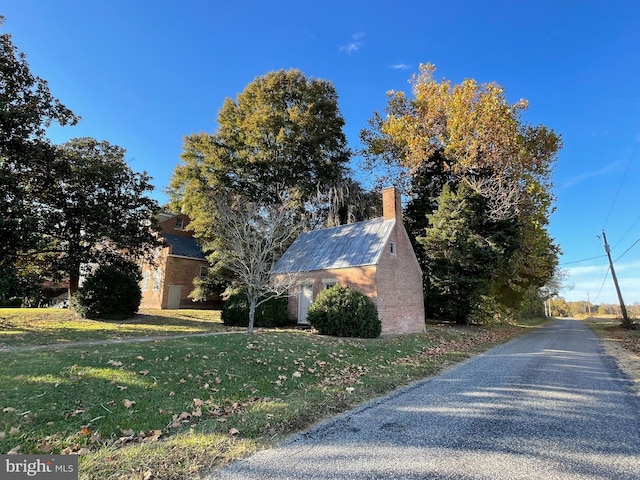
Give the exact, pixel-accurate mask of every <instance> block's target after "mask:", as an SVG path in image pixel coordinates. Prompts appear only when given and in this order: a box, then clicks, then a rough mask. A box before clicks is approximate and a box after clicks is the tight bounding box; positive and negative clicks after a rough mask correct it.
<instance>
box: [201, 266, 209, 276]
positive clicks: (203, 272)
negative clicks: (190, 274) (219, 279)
mask: <svg viewBox="0 0 640 480" xmlns="http://www.w3.org/2000/svg"><path fill="white" fill-rule="evenodd" d="M208 276H209V267H205V266H204V265H203V266H201V267H200V278H202V279H203V280H204V279H205V278H207V277H208Z"/></svg>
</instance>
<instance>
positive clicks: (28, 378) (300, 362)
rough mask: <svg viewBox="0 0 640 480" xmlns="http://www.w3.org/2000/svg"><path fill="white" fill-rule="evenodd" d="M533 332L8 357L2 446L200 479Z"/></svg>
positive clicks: (191, 343) (437, 331)
mask: <svg viewBox="0 0 640 480" xmlns="http://www.w3.org/2000/svg"><path fill="white" fill-rule="evenodd" d="M530 326H531V324H530V325H529V326H528V327H530ZM526 331H530V330H529V329H528V328H527V326H524V325H519V326H516V325H500V326H494V327H487V328H477V327H472V328H456V327H445V326H430V327H428V328H427V332H426V333H425V334H419V335H408V336H402V337H393V338H382V339H374V340H361V339H339V338H330V337H322V336H318V335H315V334H312V333H309V332H300V331H294V330H273V331H263V332H260V333H258V334H256V335H253V336H248V335H246V334H244V333H238V334H235V335H223V336H211V337H191V338H182V339H172V340H167V339H163V340H159V341H155V342H150V343H144V344H143V343H140V344H118V345H98V346H96V345H92V346H77V347H72V346H68V347H66V348H63V349H55V348H52V349H48V350H42V351H38V352H37V353H33V352H31V353H29V352H12V353H10V354H9V353H3V354H0V355H3V356H4V357H0V358H2V362H0V384H1V385H2V392H1V393H0V409H2V412H1V413H0V453H8V452H10V451H14V452H16V453H78V454H80V459H79V460H80V478H86V479H90V478H95V479H117V478H147V479H151V478H167V479H171V478H174V479H177V478H197V477H198V476H199V475H201V474H202V473H204V472H207V471H210V470H211V469H213V468H215V467H218V466H220V465H223V464H225V463H227V462H228V461H230V460H232V459H235V458H240V457H242V456H245V455H247V454H249V453H251V452H254V451H256V450H258V449H262V448H267V447H269V446H270V445H273V444H274V443H276V442H278V441H279V440H281V439H282V438H283V437H285V436H288V435H291V434H293V433H295V432H298V431H300V430H302V429H305V428H307V427H309V426H311V425H312V424H314V423H316V422H318V421H320V420H322V419H324V418H328V417H331V416H334V415H337V414H338V413H341V412H343V411H346V410H348V409H350V408H352V407H355V406H356V405H358V404H361V403H363V402H366V401H368V400H370V399H373V398H375V397H379V396H381V395H383V394H385V393H388V392H390V391H392V390H394V389H396V388H398V387H401V386H404V385H407V384H410V383H412V382H414V381H416V380H419V379H422V378H424V377H427V376H430V375H434V374H436V373H437V372H439V371H441V370H442V369H443V368H445V367H447V366H450V365H452V364H454V363H456V362H459V361H461V360H463V359H466V358H468V357H470V356H472V355H474V354H477V353H479V352H481V351H484V350H486V349H488V348H490V347H492V346H494V345H497V344H499V343H503V342H505V341H508V340H510V339H511V338H514V337H516V336H518V335H520V334H521V333H524V332H526Z"/></svg>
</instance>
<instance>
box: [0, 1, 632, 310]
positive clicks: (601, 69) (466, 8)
mask: <svg viewBox="0 0 640 480" xmlns="http://www.w3.org/2000/svg"><path fill="white" fill-rule="evenodd" d="M0 14H2V15H4V16H5V17H6V22H5V25H4V26H3V27H2V30H3V31H6V32H9V33H11V34H12V35H13V40H14V43H15V44H16V45H17V46H18V47H19V48H20V50H22V51H24V52H25V53H26V54H27V56H28V61H29V64H30V66H31V69H32V71H33V72H34V73H35V74H37V75H39V76H41V77H43V78H45V79H46V80H47V81H48V82H49V85H50V88H51V90H52V92H53V93H54V95H55V96H56V97H57V98H59V99H61V100H62V101H63V102H64V103H65V104H66V105H67V106H68V107H69V108H71V109H72V110H73V111H74V112H75V113H76V114H79V115H80V116H81V117H82V121H81V122H80V124H79V125H78V126H76V127H73V128H68V127H67V128H64V129H61V128H52V129H51V130H50V138H51V139H52V140H53V141H54V142H55V143H62V142H64V141H66V140H68V139H70V138H73V137H80V136H91V137H95V138H97V139H104V140H107V141H109V142H111V143H114V144H117V145H120V146H121V147H124V148H125V149H126V150H127V152H128V156H127V158H128V160H129V164H130V166H131V167H132V168H133V169H134V170H136V171H142V170H146V171H147V172H148V173H149V174H150V175H151V176H152V177H153V179H154V180H153V181H154V184H155V185H156V188H157V190H156V192H155V193H154V196H155V197H156V198H157V199H158V200H159V201H160V202H163V201H165V200H166V199H165V197H164V195H163V193H162V190H163V188H165V187H166V185H167V184H168V182H169V178H170V177H171V173H172V172H173V169H174V168H175V166H176V165H177V164H178V162H179V155H180V152H181V146H182V138H183V137H184V136H185V135H189V134H191V133H194V132H200V131H206V132H212V131H214V130H215V128H216V123H215V119H216V116H217V112H218V109H219V108H220V107H221V106H222V102H223V100H224V99H225V98H226V97H232V98H235V96H236V95H237V94H238V93H239V92H241V91H242V90H243V89H244V88H245V86H246V85H247V84H248V83H250V82H251V81H252V80H253V79H254V78H255V77H257V76H260V75H264V74H265V73H267V72H270V71H273V70H278V69H281V68H285V69H288V68H292V67H293V68H298V69H300V70H301V71H302V72H303V73H304V74H305V75H307V76H308V77H315V78H322V79H325V80H330V81H331V82H333V84H334V85H335V87H336V90H337V92H338V94H339V97H340V98H339V104H340V108H341V111H342V114H343V116H344V118H345V120H346V128H345V133H346V134H347V137H348V139H349V142H350V145H351V147H353V148H357V147H358V146H359V141H358V132H359V131H360V129H362V128H363V127H366V125H367V120H368V119H369V118H370V117H371V115H372V113H373V111H374V110H379V111H380V110H382V109H383V108H384V106H385V104H386V96H385V92H387V91H388V90H391V89H394V90H404V91H407V90H408V88H409V85H408V83H407V80H408V79H409V77H410V76H411V75H412V74H413V73H415V72H417V70H418V66H419V64H420V63H426V62H432V63H434V64H435V65H436V66H437V72H436V78H443V77H444V78H447V79H450V80H451V81H453V82H454V83H459V82H460V81H462V80H463V79H464V78H474V79H476V80H477V81H479V82H489V81H495V82H497V83H499V84H500V85H502V86H503V87H504V88H505V89H506V94H507V97H508V98H509V100H510V101H511V102H515V101H517V100H518V99H520V98H526V99H528V100H529V110H528V111H527V112H526V113H525V115H524V117H523V120H524V121H525V122H527V123H531V124H545V125H547V126H548V127H550V128H553V129H554V130H555V131H556V132H558V133H560V134H561V135H562V137H563V140H564V148H563V150H562V151H561V152H560V155H559V158H558V163H557V165H556V168H555V175H554V178H555V183H556V189H555V194H556V196H557V203H556V208H557V209H556V212H555V213H554V214H553V215H552V217H551V224H550V226H549V231H550V233H551V235H552V236H553V237H554V238H555V239H556V241H557V242H558V243H559V244H560V246H561V248H562V250H563V254H562V257H561V265H562V268H563V269H566V270H567V272H568V274H569V278H568V279H567V281H566V283H567V285H568V286H573V287H572V288H566V289H565V290H564V291H563V295H564V297H565V298H566V299H568V300H586V299H587V295H589V297H590V299H591V300H592V302H594V303H601V302H604V303H615V302H616V301H617V299H616V295H615V290H614V288H613V283H612V281H611V275H610V274H608V273H607V259H606V257H605V256H604V248H603V242H602V239H601V237H602V230H603V229H604V230H605V231H606V235H607V238H608V240H609V243H610V244H611V247H612V256H613V258H614V260H617V261H616V262H615V269H616V273H617V274H618V277H619V280H620V286H621V289H622V294H623V296H624V298H625V301H626V302H627V303H634V302H640V242H638V244H635V245H634V242H636V241H638V240H639V239H640V208H639V205H640V188H639V187H640V185H639V180H640V145H639V142H640V89H639V88H638V87H639V86H640V81H639V78H640V3H639V2H636V1H635V0H608V1H589V0H576V1H568V0H564V1H563V0H556V1H550V0H537V1H518V0H508V1H507V0H502V1H491V0H487V1H482V2H480V1H475V0H473V1H472V0H464V1H457V2H456V1H453V2H441V1H439V2H433V1H430V0H415V1H413V0H412V1H403V0H396V1H394V2H391V1H388V0H387V1H376V0H369V1H363V0H355V1H350V0H346V1H340V2H337V1H333V0H328V1H324V2H311V1H304V0H303V1H298V2H287V1H282V0H273V1H271V2H263V1H244V2H243V1H236V2H213V1H205V0H202V1H195V0H183V1H175V0H174V1H169V0H153V1H151V0H20V1H7V0H4V1H2V2H0ZM598 236H600V238H598ZM586 259H591V260H586Z"/></svg>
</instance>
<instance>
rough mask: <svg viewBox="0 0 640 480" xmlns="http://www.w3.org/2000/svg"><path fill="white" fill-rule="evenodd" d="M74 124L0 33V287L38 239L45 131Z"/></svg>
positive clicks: (48, 154) (47, 147)
mask: <svg viewBox="0 0 640 480" xmlns="http://www.w3.org/2000/svg"><path fill="white" fill-rule="evenodd" d="M3 23H4V17H2V16H0V26H2V24H3ZM77 121H78V117H77V116H76V115H74V114H73V112H71V110H69V109H68V108H67V107H65V106H64V105H63V104H62V103H61V102H60V101H59V100H57V99H56V98H54V97H53V95H52V94H51V92H50V91H49V86H48V84H47V82H46V81H45V80H43V79H42V78H40V77H38V76H35V75H34V74H33V73H31V70H30V69H29V64H28V63H27V58H26V55H25V54H24V53H23V52H20V51H19V50H18V48H17V47H16V46H15V45H14V44H13V41H12V38H11V35H10V34H8V33H2V34H0V211H1V212H2V215H0V275H2V276H3V278H4V279H5V281H3V282H0V283H7V284H9V283H15V282H12V281H10V280H9V277H10V276H11V271H12V269H13V267H12V265H13V263H14V262H15V259H16V254H17V253H18V252H19V251H21V250H25V249H27V248H30V247H32V246H33V245H34V243H35V242H36V241H37V238H38V235H37V232H38V227H39V225H40V223H41V218H40V210H39V209H38V208H34V202H36V204H37V201H38V196H39V194H40V187H41V186H42V185H43V184H44V183H45V182H46V176H47V174H48V172H49V170H50V165H51V162H52V161H53V159H54V154H53V150H54V149H53V147H52V145H51V144H50V142H49V141H48V140H47V139H46V136H45V133H46V128H47V127H48V126H50V125H51V124H52V123H54V122H55V123H58V124H60V125H73V124H75V123H77ZM2 293H3V292H1V291H0V296H1V295H2Z"/></svg>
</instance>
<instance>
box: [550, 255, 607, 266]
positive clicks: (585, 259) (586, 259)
mask: <svg viewBox="0 0 640 480" xmlns="http://www.w3.org/2000/svg"><path fill="white" fill-rule="evenodd" d="M604 257H606V255H598V256H597V257H591V258H583V259H582V260H576V261H575V262H564V263H561V264H559V265H558V266H559V267H564V266H565V265H572V264H574V263H582V262H588V261H589V260H597V259H598V258H604Z"/></svg>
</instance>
